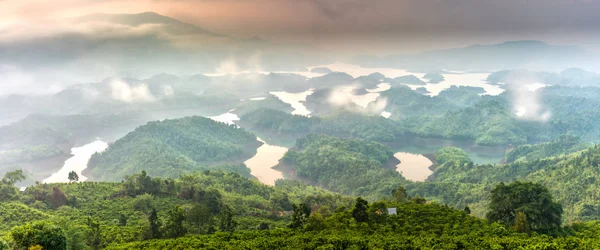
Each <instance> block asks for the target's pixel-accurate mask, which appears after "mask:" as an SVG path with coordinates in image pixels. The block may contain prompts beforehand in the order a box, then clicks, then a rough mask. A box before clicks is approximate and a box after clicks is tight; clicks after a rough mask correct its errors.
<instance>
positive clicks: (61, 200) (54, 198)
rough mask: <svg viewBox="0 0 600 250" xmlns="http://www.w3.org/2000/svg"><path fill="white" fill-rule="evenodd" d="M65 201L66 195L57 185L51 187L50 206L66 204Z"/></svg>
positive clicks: (57, 206)
mask: <svg viewBox="0 0 600 250" xmlns="http://www.w3.org/2000/svg"><path fill="white" fill-rule="evenodd" d="M67 201H68V200H67V196H66V195H65V193H64V192H63V191H62V190H61V189H60V188H59V187H58V186H54V187H52V192H51V193H50V205H51V207H52V208H59V207H61V206H64V205H67Z"/></svg>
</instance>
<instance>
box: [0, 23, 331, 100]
mask: <svg viewBox="0 0 600 250" xmlns="http://www.w3.org/2000/svg"><path fill="white" fill-rule="evenodd" d="M64 21H65V22H66V23H67V25H66V28H65V29H64V30H66V31H64V32H58V31H57V32H56V33H52V34H49V35H47V36H39V37H32V38H26V39H25V38H21V39H18V40H5V39H3V40H2V41H0V66H4V65H7V66H9V67H7V68H9V69H14V70H13V71H15V72H16V73H18V74H16V73H15V74H16V76H18V77H22V75H25V76H27V79H31V82H32V84H35V86H38V85H41V87H43V86H53V85H55V86H59V87H64V86H67V85H72V84H75V83H81V82H93V81H98V80H99V79H104V78H107V77H121V78H122V77H132V78H138V79H140V78H147V77H150V76H152V75H155V74H157V73H162V72H167V73H169V74H176V75H189V74H196V73H214V72H219V71H222V69H227V70H230V71H231V70H233V71H243V70H268V71H276V70H293V69H298V68H302V67H306V66H309V65H314V64H318V63H320V62H321V61H319V62H317V61H316V60H317V59H318V58H323V57H324V56H322V55H321V54H319V53H308V52H307V51H308V48H307V47H303V46H302V45H288V44H277V43H273V42H270V41H267V40H264V39H262V38H259V37H250V38H236V37H230V36H227V35H222V34H217V33H214V32H211V31H208V30H206V29H203V28H201V27H199V26H196V25H194V24H190V23H185V22H182V21H180V20H177V19H174V18H171V17H168V16H163V15H159V14H157V13H153V12H146V13H139V14H91V15H86V16H82V17H77V18H71V19H67V20H64ZM315 58H317V59H315ZM0 73H1V72H0ZM226 73H227V72H226ZM9 79H10V78H9ZM46 88H47V87H46ZM46 88H44V89H46ZM6 92H8V90H6ZM12 93H16V92H14V91H13V92H9V93H4V91H2V90H0V95H5V94H12Z"/></svg>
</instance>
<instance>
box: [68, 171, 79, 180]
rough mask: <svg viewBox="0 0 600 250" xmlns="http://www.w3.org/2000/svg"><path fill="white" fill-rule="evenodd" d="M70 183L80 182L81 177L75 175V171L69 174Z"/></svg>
mask: <svg viewBox="0 0 600 250" xmlns="http://www.w3.org/2000/svg"><path fill="white" fill-rule="evenodd" d="M69 181H71V182H73V181H79V175H77V173H75V171H71V172H69Z"/></svg>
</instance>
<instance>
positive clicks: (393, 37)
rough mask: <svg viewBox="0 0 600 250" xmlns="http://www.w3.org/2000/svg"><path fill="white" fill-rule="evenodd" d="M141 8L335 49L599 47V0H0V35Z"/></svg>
mask: <svg viewBox="0 0 600 250" xmlns="http://www.w3.org/2000/svg"><path fill="white" fill-rule="evenodd" d="M146 11H154V12H157V13H159V14H162V15H167V16H170V17H173V18H177V19H180V20H183V21H185V22H189V23H193V24H195V25H198V26H200V27H202V28H205V29H207V30H210V31H212V32H215V33H221V34H227V35H231V36H240V37H249V36H259V37H261V38H266V39H269V40H273V41H286V42H289V41H295V42H301V43H308V44H312V45H315V46H321V47H323V48H335V49H338V50H356V49H361V50H364V51H365V52H374V53H377V52H378V50H381V51H388V52H389V51H393V52H406V51H417V50H426V49H433V48H448V47H457V46H465V45H470V44H474V43H496V42H501V41H506V40H521V39H535V40H544V41H546V42H549V43H556V44H577V45H582V46H584V47H587V48H589V49H592V50H595V51H599V50H600V49H599V48H600V25H598V24H600V15H599V14H598V13H599V11H600V1H597V0H527V1H523V0H521V1H516V0H501V1H487V0H445V1H442V0H412V1H408V0H369V1H361V0H118V1H117V0H54V1H46V0H25V1H24V0H0V31H2V33H0V34H9V33H10V34H27V37H28V39H32V38H31V37H32V36H35V35H36V34H41V35H44V34H48V33H52V32H54V31H57V32H58V30H60V29H58V28H57V27H59V26H60V25H59V24H58V23H60V21H59V20H62V19H64V18H68V17H76V16H82V15H86V14H90V13H97V12H102V13H139V12H146ZM9 31H10V32H9ZM19 31H21V32H20V33H19ZM0 36H1V35H0ZM332 45H335V46H332Z"/></svg>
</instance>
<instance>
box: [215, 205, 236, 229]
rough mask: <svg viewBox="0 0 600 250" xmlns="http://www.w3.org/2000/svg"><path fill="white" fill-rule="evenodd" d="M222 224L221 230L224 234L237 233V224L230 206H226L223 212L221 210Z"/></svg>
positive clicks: (220, 225)
mask: <svg viewBox="0 0 600 250" xmlns="http://www.w3.org/2000/svg"><path fill="white" fill-rule="evenodd" d="M219 219H220V221H219V222H220V224H219V229H220V230H221V231H223V232H233V231H235V227H237V222H236V221H235V220H233V211H232V210H231V208H230V207H229V206H225V208H224V209H223V210H221V214H220V216H219Z"/></svg>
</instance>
